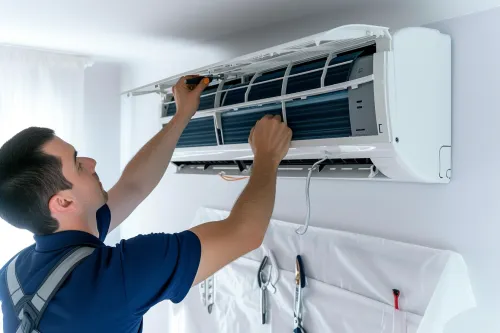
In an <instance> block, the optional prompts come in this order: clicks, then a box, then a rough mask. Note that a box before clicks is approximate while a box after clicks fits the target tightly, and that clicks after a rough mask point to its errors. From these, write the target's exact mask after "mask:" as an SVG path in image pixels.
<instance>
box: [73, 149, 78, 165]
mask: <svg viewBox="0 0 500 333" xmlns="http://www.w3.org/2000/svg"><path fill="white" fill-rule="evenodd" d="M77 155H78V152H77V151H76V150H75V155H74V157H73V159H74V161H75V165H76V156H77Z"/></svg>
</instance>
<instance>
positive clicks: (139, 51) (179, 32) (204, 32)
mask: <svg viewBox="0 0 500 333" xmlns="http://www.w3.org/2000/svg"><path fill="white" fill-rule="evenodd" d="M470 2H471V4H457V3H456V1H454V0H441V1H430V0H421V1H418V2H417V3H418V4H419V6H420V7H421V8H426V9H428V10H431V11H433V12H439V13H440V15H438V18H448V16H450V15H448V12H453V13H454V15H457V14H465V13H467V12H471V11H474V10H479V9H485V8H488V7H492V6H494V5H498V4H496V3H497V2H500V1H499V0H476V1H474V2H473V1H470ZM42 3H44V4H45V5H42ZM436 3H437V4H436ZM447 4H449V6H448V5H447ZM408 5H412V6H415V1H413V0H399V1H398V0H335V1H334V0H307V1H306V0H251V1H248V0H190V1H181V0H140V1H139V0H128V1H118V0H105V1H102V0H71V1H68V0H52V1H50V2H41V1H37V0H2V1H1V2H0V43H4V44H15V45H25V46H31V47H38V48H46V49H52V50H59V51H65V52H71V53H78V54H88V55H93V56H99V57H104V58H112V59H120V60H124V59H142V60H147V59H152V58H154V57H157V55H158V54H162V52H164V51H165V52H167V51H168V50H171V49H172V48H175V47H180V46H184V45H197V44H199V43H200V42H201V41H203V42H205V43H208V44H209V41H211V40H214V39H221V38H223V37H222V36H226V35H233V36H234V35H237V34H238V33H240V32H247V33H248V32H251V31H252V29H256V28H259V27H262V26H268V25H271V24H275V23H278V22H284V21H286V22H293V20H294V19H297V18H299V17H303V16H314V15H323V16H324V15H325V13H328V14H329V15H330V16H331V17H332V18H339V17H342V16H344V17H345V14H344V13H349V15H350V16H352V15H353V13H354V15H357V13H359V15H360V17H361V16H366V15H365V14H366V13H370V12H371V11H372V10H373V9H374V8H378V9H384V10H385V11H387V10H391V9H392V8H395V7H396V6H397V7H401V6H408ZM412 10H414V9H412ZM441 13H442V14H441ZM354 17H356V16H354ZM355 23H356V22H355Z"/></svg>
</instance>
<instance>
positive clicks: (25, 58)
mask: <svg viewBox="0 0 500 333" xmlns="http://www.w3.org/2000/svg"><path fill="white" fill-rule="evenodd" d="M87 63H88V61H87V60H86V59H82V58H77V57H69V56H59V55H53V54H47V53H43V52H34V51H27V50H23V49H18V48H10V47H2V46H0V119H1V121H0V146H1V145H3V144H4V143H5V142H6V141H7V140H9V139H10V138H11V137H12V136H13V135H15V134H17V133H18V132H20V131H22V130H23V129H25V128H27V127H29V126H43V127H49V128H52V129H54V130H55V131H56V132H57V135H59V136H61V137H62V138H64V139H66V140H70V141H73V142H75V143H79V144H80V145H81V146H82V147H83V146H84V145H85V139H84V138H83V135H82V134H83V131H82V130H83V128H82V121H83V119H84V107H83V106H84V93H83V85H84V67H85V66H86V64H87ZM68 110H71V112H68ZM32 243H33V236H32V234H31V233H29V232H27V231H25V230H20V229H16V228H14V227H12V226H11V225H9V224H7V223H6V222H4V221H2V220H0V267H2V266H3V265H4V264H5V263H6V262H7V261H8V260H9V259H10V258H11V257H12V256H14V255H15V254H16V253H18V252H19V251H20V250H22V249H23V248H24V247H26V246H29V245H31V244H32ZM0 327H3V325H2V318H0ZM1 330H2V329H1V328H0V331H1Z"/></svg>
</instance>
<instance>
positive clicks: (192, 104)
mask: <svg viewBox="0 0 500 333" xmlns="http://www.w3.org/2000/svg"><path fill="white" fill-rule="evenodd" d="M192 77H196V76H195V75H190V76H183V77H181V79H180V80H179V81H177V83H176V84H175V86H173V87H172V91H173V93H174V97H175V104H176V105H177V113H176V116H178V117H181V118H182V119H183V120H186V121H189V120H190V119H191V117H192V116H193V115H194V114H195V113H196V111H197V110H198V106H199V105H200V95H201V93H202V92H203V90H204V89H205V88H206V87H207V86H208V84H209V83H210V80H209V79H208V78H205V79H203V80H201V82H200V84H198V85H197V86H195V87H193V86H191V85H187V84H186V83H185V80H186V79H189V78H192Z"/></svg>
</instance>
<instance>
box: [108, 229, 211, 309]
mask: <svg viewBox="0 0 500 333" xmlns="http://www.w3.org/2000/svg"><path fill="white" fill-rule="evenodd" d="M115 250H117V251H120V255H121V261H122V267H123V278H124V285H125V293H126V297H127V300H128V304H129V306H130V308H131V310H132V311H133V312H134V314H136V315H139V316H142V315H143V314H144V313H145V312H147V311H148V310H149V308H151V307H152V306H153V305H155V304H157V303H159V302H161V301H163V300H166V299H169V300H171V301H172V302H173V303H179V302H180V301H182V300H183V299H184V297H186V295H187V293H188V291H189V289H190V288H191V286H192V284H193V281H194V278H195V276H196V273H197V271H198V266H199V263H200V258H201V244H200V240H199V239H198V236H196V235H195V234H194V233H193V232H191V231H184V232H181V233H177V234H150V235H139V236H137V237H134V238H131V239H128V240H122V241H121V242H120V244H119V245H118V246H117V247H116V249H115Z"/></svg>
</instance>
